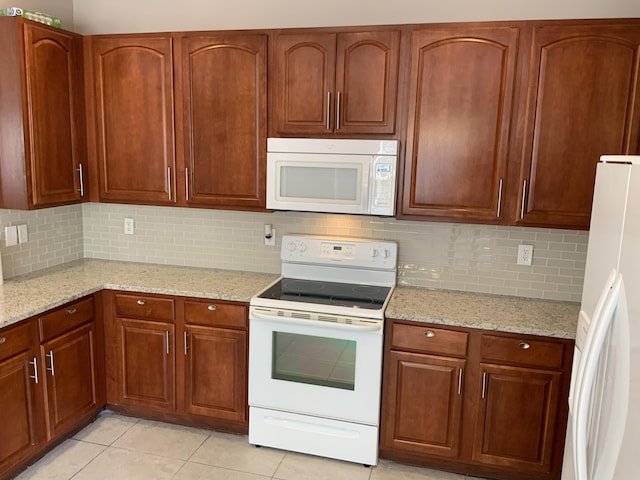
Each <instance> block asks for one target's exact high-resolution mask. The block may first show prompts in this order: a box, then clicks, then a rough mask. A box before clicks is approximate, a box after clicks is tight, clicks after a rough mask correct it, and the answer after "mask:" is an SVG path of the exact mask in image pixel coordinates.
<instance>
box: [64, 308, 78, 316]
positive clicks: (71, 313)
mask: <svg viewBox="0 0 640 480" xmlns="http://www.w3.org/2000/svg"><path fill="white" fill-rule="evenodd" d="M77 311H78V310H77V309H75V308H67V314H69V315H73V314H74V313H76V312H77Z"/></svg>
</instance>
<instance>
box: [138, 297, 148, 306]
mask: <svg viewBox="0 0 640 480" xmlns="http://www.w3.org/2000/svg"><path fill="white" fill-rule="evenodd" d="M137 303H138V305H144V304H145V303H147V301H146V300H143V299H142V298H141V299H140V300H138V302H137Z"/></svg>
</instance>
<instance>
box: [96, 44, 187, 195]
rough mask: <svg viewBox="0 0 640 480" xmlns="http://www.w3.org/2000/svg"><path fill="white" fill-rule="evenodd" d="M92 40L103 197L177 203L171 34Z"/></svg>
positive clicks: (101, 192) (100, 185)
mask: <svg viewBox="0 0 640 480" xmlns="http://www.w3.org/2000/svg"><path fill="white" fill-rule="evenodd" d="M90 43H91V58H92V63H93V83H94V86H95V87H94V88H95V92H94V95H95V98H94V106H93V107H94V110H95V112H94V115H95V142H94V143H95V149H96V152H95V153H94V156H95V157H96V158H97V162H98V165H97V167H98V168H97V170H98V176H99V186H98V190H99V200H101V201H109V202H124V203H126V202H128V203H142V204H145V203H147V204H157V205H170V204H174V203H175V201H176V196H175V187H174V185H175V177H174V176H175V152H174V141H175V139H174V137H175V135H174V114H173V60H172V50H171V45H172V40H171V36H170V35H153V36H142V37H132V36H126V35H121V36H114V37H97V38H92V39H91V40H90Z"/></svg>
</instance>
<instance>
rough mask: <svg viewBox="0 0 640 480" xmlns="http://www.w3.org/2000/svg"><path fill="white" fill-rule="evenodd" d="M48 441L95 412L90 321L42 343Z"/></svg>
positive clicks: (93, 353)
mask: <svg viewBox="0 0 640 480" xmlns="http://www.w3.org/2000/svg"><path fill="white" fill-rule="evenodd" d="M40 349H41V356H40V358H41V361H42V362H43V365H44V369H45V375H44V377H45V385H46V396H47V401H46V409H47V439H48V440H50V439H52V438H55V437H57V436H58V435H60V434H62V433H65V432H67V431H69V430H71V429H73V427H74V426H75V425H76V423H77V421H78V420H81V418H82V417H83V416H85V415H88V414H90V413H91V412H92V411H93V410H96V409H98V408H99V407H100V406H99V405H98V400H97V391H96V389H97V385H96V358H95V325H94V323H93V322H91V323H89V324H86V325H84V326H82V327H80V328H77V329H75V330H72V331H71V332H69V333H66V334H64V335H61V336H60V337H57V338H55V339H53V340H51V341H49V342H46V343H43V344H42V345H41V347H40Z"/></svg>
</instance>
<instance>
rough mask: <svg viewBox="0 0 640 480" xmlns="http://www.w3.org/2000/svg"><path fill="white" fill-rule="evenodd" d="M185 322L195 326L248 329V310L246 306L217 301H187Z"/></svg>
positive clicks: (185, 303) (185, 304)
mask: <svg viewBox="0 0 640 480" xmlns="http://www.w3.org/2000/svg"><path fill="white" fill-rule="evenodd" d="M184 321H185V322H186V323H189V324H195V325H210V326H218V327H236V328H246V326H247V309H246V307H245V306H244V305H238V304H232V303H221V302H219V301H216V300H208V301H186V302H184Z"/></svg>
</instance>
